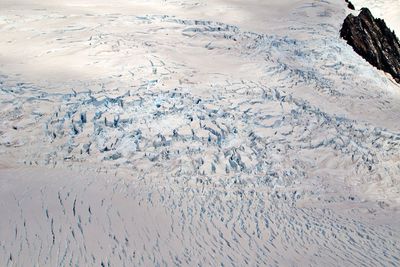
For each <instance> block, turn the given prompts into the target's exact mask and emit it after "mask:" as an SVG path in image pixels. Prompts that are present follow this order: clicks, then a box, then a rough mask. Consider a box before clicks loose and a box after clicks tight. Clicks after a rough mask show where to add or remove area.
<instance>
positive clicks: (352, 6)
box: [345, 0, 355, 10]
mask: <svg viewBox="0 0 400 267" xmlns="http://www.w3.org/2000/svg"><path fill="white" fill-rule="evenodd" d="M345 1H346V3H347V7H348V8H349V9H351V10H355V8H354V5H353V3H352V2H350V1H349V0H345Z"/></svg>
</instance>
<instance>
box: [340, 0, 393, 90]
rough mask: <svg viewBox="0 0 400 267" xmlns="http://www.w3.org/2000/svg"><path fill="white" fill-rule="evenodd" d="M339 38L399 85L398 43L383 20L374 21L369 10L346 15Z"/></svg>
mask: <svg viewBox="0 0 400 267" xmlns="http://www.w3.org/2000/svg"><path fill="white" fill-rule="evenodd" d="M340 36H341V37H342V38H343V39H345V40H346V41H347V43H348V44H349V45H351V46H352V47H353V49H354V51H355V52H357V53H358V54H359V55H361V56H362V57H363V58H364V59H365V60H367V61H368V62H369V63H370V64H372V65H373V66H375V67H377V68H378V69H380V70H383V71H385V72H387V73H390V74H391V75H392V76H393V78H394V79H395V80H396V81H397V82H398V83H400V43H399V40H398V39H397V37H396V35H395V33H394V31H391V30H390V29H389V28H388V27H387V26H386V23H385V21H384V20H382V19H379V18H377V19H375V18H374V17H373V16H372V14H371V12H370V11H369V9H367V8H362V9H361V12H360V14H359V15H358V16H354V15H352V14H350V15H348V16H347V18H346V19H345V20H344V23H343V26H342V29H341V30H340Z"/></svg>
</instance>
